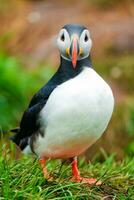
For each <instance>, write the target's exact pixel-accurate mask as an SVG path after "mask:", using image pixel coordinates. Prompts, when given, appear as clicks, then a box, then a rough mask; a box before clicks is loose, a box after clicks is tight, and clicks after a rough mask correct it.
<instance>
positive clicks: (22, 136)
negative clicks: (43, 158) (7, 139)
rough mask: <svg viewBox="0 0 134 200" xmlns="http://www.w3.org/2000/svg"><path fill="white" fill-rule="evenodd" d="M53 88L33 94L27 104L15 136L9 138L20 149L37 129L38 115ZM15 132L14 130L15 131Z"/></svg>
mask: <svg viewBox="0 0 134 200" xmlns="http://www.w3.org/2000/svg"><path fill="white" fill-rule="evenodd" d="M55 87H56V86H55V85H53V86H50V87H49V86H47V87H46V86H45V87H43V88H42V89H41V90H40V91H39V92H38V93H37V94H35V95H34V96H33V98H32V100H31V102H30V104H29V107H28V109H27V110H26V111H25V112H24V114H23V116H22V119H21V122H20V129H17V131H13V132H16V134H15V135H14V136H13V137H12V138H11V140H12V141H13V142H15V143H16V144H17V145H18V146H20V147H21V149H24V148H25V146H26V145H27V143H28V138H29V137H30V136H31V135H32V134H33V133H35V132H36V131H37V130H38V129H39V126H40V125H39V123H38V115H39V113H40V111H41V110H42V108H43V107H44V106H45V104H46V102H47V100H48V98H49V96H50V94H51V93H52V91H53V90H54V89H55ZM15 130H16V129H15Z"/></svg>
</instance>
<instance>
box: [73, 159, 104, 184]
mask: <svg viewBox="0 0 134 200" xmlns="http://www.w3.org/2000/svg"><path fill="white" fill-rule="evenodd" d="M70 160H71V166H72V175H73V178H72V180H73V181H76V182H83V183H88V184H90V185H92V184H96V185H101V181H97V180H96V179H95V178H83V177H81V176H80V172H79V170H78V166H77V157H75V158H71V159H70Z"/></svg>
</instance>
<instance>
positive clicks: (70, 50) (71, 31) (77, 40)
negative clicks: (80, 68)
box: [57, 24, 92, 68]
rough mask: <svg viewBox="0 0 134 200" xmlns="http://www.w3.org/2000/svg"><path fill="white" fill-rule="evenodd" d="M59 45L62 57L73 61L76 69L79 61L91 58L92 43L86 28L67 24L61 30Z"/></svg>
mask: <svg viewBox="0 0 134 200" xmlns="http://www.w3.org/2000/svg"><path fill="white" fill-rule="evenodd" d="M57 44H58V47H59V50H60V54H61V57H62V58H64V59H66V60H70V61H72V66H73V67H74V68H75V67H76V64H77V61H80V60H82V59H84V58H87V57H88V56H89V53H90V50H91V46H92V41H91V38H90V33H89V31H88V30H87V28H86V27H84V26H81V25H78V24H67V25H65V26H64V27H63V28H62V29H61V30H60V32H59V35H58V39H57Z"/></svg>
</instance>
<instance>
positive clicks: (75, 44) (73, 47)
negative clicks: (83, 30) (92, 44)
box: [70, 35, 79, 69]
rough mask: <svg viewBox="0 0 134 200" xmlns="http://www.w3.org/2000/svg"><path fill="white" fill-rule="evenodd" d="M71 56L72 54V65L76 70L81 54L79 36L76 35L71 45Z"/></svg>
mask: <svg viewBox="0 0 134 200" xmlns="http://www.w3.org/2000/svg"><path fill="white" fill-rule="evenodd" d="M70 54H71V58H72V65H73V68H74V69H75V67H76V64H77V57H78V54H79V46H78V36H77V35H74V37H73V39H72V43H71V47H70Z"/></svg>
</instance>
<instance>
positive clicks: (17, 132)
mask: <svg viewBox="0 0 134 200" xmlns="http://www.w3.org/2000/svg"><path fill="white" fill-rule="evenodd" d="M20 131H21V130H20V128H15V129H12V130H10V132H13V133H14V135H13V136H12V137H10V140H12V141H13V142H14V143H15V144H16V145H17V146H19V147H20V149H21V150H24V149H25V148H26V147H27V145H28V137H25V138H21V137H20Z"/></svg>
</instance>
